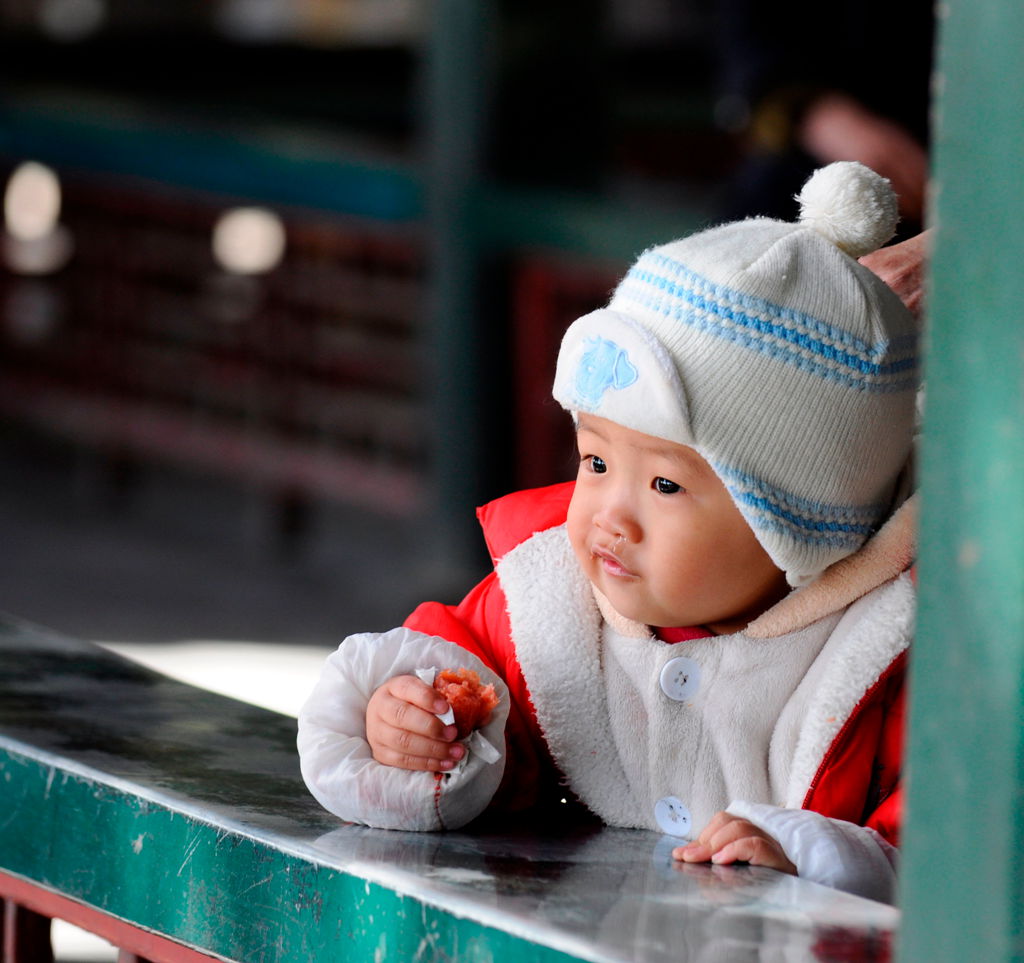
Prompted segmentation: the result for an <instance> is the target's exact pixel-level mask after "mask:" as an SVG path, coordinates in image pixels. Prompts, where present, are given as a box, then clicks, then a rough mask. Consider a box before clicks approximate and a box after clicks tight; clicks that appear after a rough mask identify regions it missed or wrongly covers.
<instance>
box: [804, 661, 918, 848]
mask: <svg viewBox="0 0 1024 963" xmlns="http://www.w3.org/2000/svg"><path fill="white" fill-rule="evenodd" d="M905 667H906V657H905V656H900V657H899V658H898V659H897V660H896V661H895V662H894V663H893V664H892V665H891V666H890V667H889V669H887V670H886V672H884V673H883V674H882V677H881V678H880V679H879V680H878V682H876V683H875V685H874V686H873V687H872V689H871V691H870V692H869V693H868V694H867V695H866V696H865V698H864V699H863V700H862V702H861V705H859V706H858V707H857V710H856V720H855V724H854V720H852V719H851V724H850V725H847V726H846V727H844V730H843V733H842V734H841V735H840V737H839V738H838V739H837V740H836V742H835V743H834V745H833V746H832V748H831V749H830V750H829V752H828V755H827V757H826V762H825V763H824V764H823V765H822V768H821V771H820V772H819V773H818V776H817V777H816V779H815V781H814V783H813V785H812V787H811V789H810V791H809V792H808V794H807V797H806V799H805V800H804V805H803V808H804V809H813V810H814V811H815V812H819V813H821V814H822V815H824V816H830V817H832V818H834V819H845V820H847V821H848V822H853V823H857V824H859V825H861V826H869V827H871V828H872V829H874V830H877V831H878V832H879V833H880V834H881V835H882V836H884V837H885V839H886V840H888V841H889V842H890V843H892V844H893V845H894V846H897V845H899V828H900V815H901V801H902V793H901V791H900V779H901V773H902V763H903V759H902V757H903V715H904V676H905Z"/></svg>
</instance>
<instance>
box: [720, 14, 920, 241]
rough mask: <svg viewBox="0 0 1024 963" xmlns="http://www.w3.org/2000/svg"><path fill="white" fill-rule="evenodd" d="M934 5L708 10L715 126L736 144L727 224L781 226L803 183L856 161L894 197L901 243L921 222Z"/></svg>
mask: <svg viewBox="0 0 1024 963" xmlns="http://www.w3.org/2000/svg"><path fill="white" fill-rule="evenodd" d="M932 6H933V3H932V0H904V2H900V3H891V2H885V0H857V2H851V0H838V2H836V3H832V4H821V3H815V2H812V0H782V2H780V3H774V4H766V3H761V2H758V0H716V2H715V7H714V29H715V40H716V44H717V53H718V56H719V63H720V78H719V82H720V96H719V99H718V108H717V111H718V115H719V118H718V119H719V121H720V123H722V124H723V126H725V127H726V128H727V129H730V130H732V131H734V132H736V133H739V134H741V135H742V136H743V140H744V145H745V154H744V158H743V160H742V161H741V163H740V166H739V169H738V170H737V172H736V175H735V183H734V184H732V185H731V187H730V190H728V191H726V192H725V195H724V196H726V197H728V198H729V200H728V207H727V208H726V209H725V210H723V211H722V212H721V217H722V218H723V219H725V220H733V219H737V218H741V217H747V216H753V215H764V216H768V217H776V218H787V217H791V216H792V212H793V209H794V201H793V197H794V196H795V195H796V193H797V192H798V191H799V189H800V185H801V184H802V183H803V182H804V180H805V179H806V178H807V176H808V174H809V172H810V171H812V170H813V169H814V168H816V167H819V166H821V164H823V163H829V162H832V161H836V160H857V161H860V162H861V163H863V164H865V165H867V166H868V167H871V168H872V169H873V170H876V171H878V173H880V174H882V175H883V176H884V177H887V178H888V179H889V180H890V181H891V183H892V186H893V188H894V190H895V191H896V193H897V194H898V195H899V199H900V214H901V218H902V221H901V227H900V232H899V235H898V239H905V238H909V237H911V236H913V235H915V234H917V233H918V232H919V231H920V230H921V228H922V226H923V220H924V202H925V189H926V182H927V169H928V156H927V148H928V117H929V98H930V78H931V67H932V42H933V32H934V13H933V10H932Z"/></svg>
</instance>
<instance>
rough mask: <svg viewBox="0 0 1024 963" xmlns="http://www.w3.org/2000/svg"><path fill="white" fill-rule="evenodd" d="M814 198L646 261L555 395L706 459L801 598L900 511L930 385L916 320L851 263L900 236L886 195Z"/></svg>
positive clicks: (870, 178) (578, 327) (571, 362)
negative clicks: (899, 487)
mask: <svg viewBox="0 0 1024 963" xmlns="http://www.w3.org/2000/svg"><path fill="white" fill-rule="evenodd" d="M805 195H806V196H805ZM802 198H803V200H804V201H805V203H804V210H803V214H804V220H802V221H800V222H798V223H795V224H794V223H786V222H782V221H774V220H769V219H766V218H753V219H750V220H746V221H740V222H736V223H731V224H726V225H723V226H721V227H716V228H712V229H710V230H707V231H703V232H700V233H698V234H695V235H692V236H690V237H688V238H684V239H681V240H677V241H674V242H672V243H669V244H666V245H663V246H659V247H654V248H651V249H650V250H648V251H646V252H644V253H643V254H642V255H641V256H640V258H639V259H638V260H637V262H636V263H635V264H634V265H633V267H632V268H631V270H630V271H629V273H628V274H627V275H626V277H625V278H624V279H623V281H622V282H621V283H620V284H619V286H618V288H617V289H616V290H615V292H614V294H613V296H612V299H611V301H610V302H609V304H608V306H607V307H606V308H602V309H599V310H598V311H595V312H592V313H591V314H588V315H585V316H584V317H582V318H580V319H578V320H577V321H576V322H574V323H573V324H572V325H571V326H570V327H569V330H568V331H567V332H566V334H565V337H564V339H563V341H562V347H561V351H560V353H559V358H558V366H557V371H556V376H555V385H554V396H555V398H556V400H557V401H558V402H559V403H560V404H562V405H563V407H565V408H567V409H569V410H570V411H585V412H590V413H593V414H595V415H598V416H600V417H602V418H607V419H609V420H611V421H614V422H616V423H618V424H620V425H623V426H625V427H627V428H632V429H635V430H636V431H640V432H643V433H644V434H648V435H653V436H655V437H658V438H664V439H667V440H669V441H673V442H677V443H679V444H683V445H689V446H691V447H693V448H695V449H696V450H697V451H698V452H699V453H700V454H701V455H702V456H703V457H704V458H705V459H706V460H707V461H708V462H709V463H710V464H711V466H712V467H713V468H714V470H715V471H716V472H717V474H718V476H719V477H720V478H721V480H722V481H723V482H724V484H725V485H726V487H727V489H728V490H729V492H730V494H731V496H732V498H733V500H734V501H735V503H736V505H737V506H738V507H739V510H740V511H741V512H742V514H743V516H744V518H745V519H746V520H747V522H748V524H750V526H751V528H752V529H753V530H754V532H755V534H756V535H757V537H758V540H759V541H760V543H761V544H762V545H763V546H764V548H765V550H766V551H767V552H768V554H769V556H770V557H771V558H772V560H773V561H774V562H775V563H776V564H777V565H778V566H779V567H780V568H781V569H782V570H783V571H785V572H786V575H787V577H788V579H789V581H790V583H791V584H793V585H803V584H806V583H807V582H809V581H811V580H813V578H814V577H816V576H817V575H818V574H819V573H820V572H822V571H823V570H824V569H825V568H826V567H827V566H828V565H830V564H832V563H833V562H835V561H837V560H839V559H841V558H843V557H845V556H847V555H849V554H850V553H852V552H854V551H856V550H857V549H858V548H859V547H860V546H861V545H862V544H863V542H864V541H865V540H866V539H867V538H868V537H869V535H870V534H871V533H872V532H873V531H874V530H875V529H876V528H877V527H878V525H879V523H880V522H881V521H882V520H883V519H884V518H885V516H886V515H887V514H888V512H889V511H890V510H891V508H892V505H891V502H892V498H893V494H894V491H895V487H896V484H895V483H896V480H897V478H898V476H899V474H900V471H901V470H902V469H903V467H904V465H905V464H906V462H907V459H908V457H909V453H910V448H911V438H912V432H913V423H914V411H915V395H916V390H917V386H918V376H919V375H918V355H917V342H918V338H917V326H916V323H915V321H914V319H913V317H912V316H911V314H910V312H909V311H907V309H906V308H905V307H904V306H903V304H902V303H901V302H900V300H899V299H898V298H897V297H896V295H895V294H893V292H892V291H891V290H890V289H889V288H888V287H887V286H886V285H885V284H884V283H883V282H882V281H881V280H880V279H879V278H878V277H876V276H875V275H874V274H873V273H872V272H871V271H869V270H868V269H867V268H865V267H863V266H862V265H860V264H859V263H858V262H857V261H856V260H855V259H854V258H853V257H851V256H850V255H849V254H847V253H845V250H844V248H845V249H851V250H854V251H855V252H856V253H858V254H860V253H864V249H865V246H870V244H880V243H883V242H884V241H885V240H888V238H889V237H891V235H892V231H893V229H894V227H895V197H894V195H893V194H892V190H891V188H890V187H889V183H888V181H886V180H885V179H884V178H881V177H880V176H879V175H877V174H875V173H874V172H873V171H870V170H868V169H867V168H865V167H863V166H862V165H860V164H856V163H846V162H843V163H839V164H832V165H829V167H826V168H823V169H822V170H821V171H818V172H817V173H816V174H815V175H814V176H813V177H812V178H811V180H810V181H809V182H808V184H807V186H806V187H805V188H804V194H803V195H802ZM830 198H833V199H834V203H832V202H831V201H830ZM830 204H831V207H830ZM826 228H827V229H826ZM865 238H867V239H868V241H869V242H870V243H869V244H867V245H866V242H865Z"/></svg>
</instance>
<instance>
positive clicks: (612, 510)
mask: <svg viewBox="0 0 1024 963" xmlns="http://www.w3.org/2000/svg"><path fill="white" fill-rule="evenodd" d="M799 200H800V202H801V220H800V221H799V222H798V223H796V224H790V223H784V222H780V221H775V220H768V219H764V218H757V219H751V220H746V221H742V222H738V223H733V224H726V225H724V226H721V227H717V228H713V229H710V230H707V231H704V232H701V233H698V234H696V235H693V236H691V237H689V238H685V239H682V240H679V241H675V242H673V243H671V244H667V245H664V246H661V247H655V248H652V249H651V250H648V251H647V252H645V253H644V254H643V255H641V256H640V258H639V259H638V261H637V262H636V264H635V265H634V266H633V267H632V269H631V270H630V271H629V273H628V274H627V276H626V277H625V279H624V280H623V281H622V282H621V284H620V285H619V287H618V288H617V289H616V291H615V292H614V295H613V297H612V299H611V301H610V302H609V304H608V306H607V307H605V308H602V309H600V310H598V311H595V312H593V313H591V314H588V315H586V316H584V317H582V318H580V319H578V320H577V321H576V322H575V323H573V324H572V325H571V326H570V328H569V329H568V331H567V332H566V334H565V337H564V339H563V342H562V346H561V351H560V354H559V358H558V364H557V370H556V375H555V384H554V396H555V398H556V399H557V401H558V402H559V403H560V404H562V406H563V407H565V408H566V409H567V410H568V411H569V412H570V413H571V414H572V416H573V418H574V421H575V424H576V434H577V440H578V444H579V452H580V467H579V474H578V477H577V479H576V481H575V482H573V483H568V484H563V485H555V486H552V487H549V488H544V489H537V490H533V491H525V492H518V493H516V494H513V495H510V496H506V497H505V498H502V499H499V500H497V501H495V502H493V503H491V504H489V505H487V506H485V507H484V508H483V509H481V510H480V512H479V513H478V514H479V517H480V520H481V523H482V526H483V529H484V534H485V537H486V538H487V541H488V545H489V548H490V551H491V554H492V557H493V559H494V565H495V568H494V571H493V572H492V573H491V574H490V575H489V576H488V577H487V578H486V579H484V581H483V582H481V583H480V584H479V585H478V586H477V587H476V588H475V589H474V590H473V591H472V592H470V594H469V595H468V596H467V597H466V598H465V599H464V600H463V601H462V603H461V604H459V605H457V606H445V605H441V604H438V603H426V604H424V605H421V606H420V607H419V608H418V609H417V610H416V611H415V612H414V613H413V614H412V615H411V616H410V618H409V619H408V620H407V622H406V623H405V626H404V627H402V628H400V629H395V630H392V631H390V632H385V633H383V634H365V635H357V636H353V637H350V638H348V639H346V640H345V642H344V643H343V644H342V645H341V646H340V648H339V649H338V651H337V652H336V653H334V654H333V655H332V656H331V657H330V658H329V659H328V662H327V664H326V666H325V668H324V671H323V675H322V677H321V679H320V681H319V682H318V684H317V686H316V688H315V690H314V691H313V693H312V695H311V696H310V698H309V700H308V702H307V703H306V705H305V707H304V708H303V710H302V712H301V714H300V716H299V737H298V744H299V752H300V756H301V763H302V772H303V776H304V778H305V780H306V783H307V785H308V786H309V788H310V790H311V792H312V793H313V795H314V796H315V797H316V798H317V799H318V800H319V801H320V802H321V804H322V805H323V806H325V807H326V808H327V809H329V810H330V811H331V812H333V813H335V814H336V815H338V816H339V817H341V818H342V819H344V820H349V821H353V822H360V823H365V824H368V825H371V826H378V827H383V828H399V829H415V830H431V829H445V828H454V827H458V826H461V825H464V824H465V823H467V822H468V821H470V820H471V819H473V818H474V817H476V816H478V815H479V814H481V813H482V812H484V811H485V810H488V809H489V810H491V811H494V810H496V809H504V810H517V809H519V810H521V809H524V808H536V807H540V806H544V805H546V804H547V803H548V802H551V801H552V800H556V799H561V798H563V797H573V798H575V799H578V800H579V801H581V802H582V803H583V804H584V805H585V806H586V807H587V808H588V809H589V810H591V811H592V812H593V813H595V814H596V815H597V816H599V817H600V818H601V819H603V820H604V821H605V822H607V823H609V824H612V825H615V826H625V827H637V828H646V829H652V830H657V831H661V832H663V833H667V834H669V835H672V836H675V837H678V838H679V841H680V842H679V846H678V848H677V849H676V850H675V851H674V856H675V858H677V859H681V860H687V861H708V860H710V861H712V862H718V863H729V862H735V861H746V862H750V863H756V864H760V865H766V866H771V867H774V868H776V869H780V870H783V871H787V872H796V873H799V875H801V876H806V877H808V878H811V879H814V880H817V881H818V882H823V883H826V884H829V885H833V886H838V887H840V888H844V889H847V890H849V891H851V892H856V893H860V894H863V895H867V896H871V897H873V898H879V899H891V898H892V896H893V892H894V880H895V863H896V850H895V849H894V845H895V843H896V841H897V832H898V825H899V800H900V794H899V778H900V755H901V737H902V717H903V710H902V706H903V701H902V696H903V677H904V662H905V653H906V649H907V647H908V645H909V641H910V637H911V633H912V624H913V611H914V592H913V586H912V581H911V579H910V577H909V576H908V575H907V574H906V573H905V572H904V571H903V570H904V569H905V568H906V567H908V566H909V562H910V558H911V554H910V553H911V552H912V548H911V547H910V545H909V538H908V537H907V536H906V534H905V533H906V532H907V530H908V529H909V526H910V522H909V521H908V519H907V515H908V511H907V509H906V508H903V509H900V510H899V511H897V509H899V508H900V504H901V498H902V484H901V483H902V479H903V478H904V476H905V474H906V468H907V465H908V461H909V456H910V450H911V436H912V430H913V422H914V410H915V393H916V389H917V385H918V362H917V354H916V351H917V347H916V345H917V337H916V334H917V332H916V326H915V323H914V320H913V318H912V317H911V315H910V314H909V312H908V311H907V310H906V309H905V308H904V306H903V305H902V304H901V303H900V301H899V299H898V298H897V297H896V296H895V295H894V294H893V293H892V292H891V291H890V290H889V289H888V288H887V287H886V286H885V285H884V284H883V283H882V282H881V281H880V280H879V279H878V278H877V277H875V276H874V275H873V274H872V273H871V272H870V271H868V270H867V269H866V268H864V267H863V266H861V265H860V264H858V262H857V260H856V258H857V257H859V256H861V255H864V254H866V253H869V252H870V251H873V250H875V249H876V248H878V247H880V246H881V245H882V244H884V243H885V241H887V240H888V239H889V238H890V237H891V236H892V233H893V230H894V228H895V223H896V198H895V195H894V194H893V192H892V190H891V188H890V187H889V184H888V182H887V181H885V180H884V179H882V178H881V177H879V176H878V175H877V174H875V173H874V172H872V171H870V170H868V169H867V168H865V167H862V166H861V165H859V164H855V163H840V164H833V165H830V166H829V167H826V168H823V169H822V170H820V171H818V172H817V173H816V174H815V175H814V176H813V177H812V178H811V179H810V180H809V181H808V183H807V184H806V185H805V187H804V190H803V192H802V193H801V195H800V198H799ZM909 504H910V503H907V505H909ZM894 513H895V515H894ZM891 516H892V518H891V521H889V522H888V524H886V525H885V528H884V530H883V531H881V532H878V534H876V532H877V531H878V529H879V528H880V527H881V526H882V525H883V523H886V521H887V519H889V518H890V517H891ZM459 668H467V669H472V670H474V671H476V672H477V673H478V674H479V676H480V678H481V679H482V681H483V682H484V683H489V684H492V685H493V686H494V687H495V690H496V693H497V696H498V703H497V706H496V708H495V709H494V710H493V712H492V713H491V716H490V720H489V721H488V722H486V724H485V725H484V726H483V727H482V728H481V729H479V730H478V731H477V732H476V733H474V734H473V735H472V736H470V737H469V739H468V740H461V741H460V740H457V739H456V738H455V727H454V726H453V725H451V724H450V722H451V720H450V718H447V717H444V713H445V711H446V710H447V708H448V706H447V703H446V702H445V700H444V699H443V698H441V697H440V695H439V694H438V692H436V691H435V690H434V689H433V688H432V687H431V685H430V683H431V681H432V678H433V674H434V673H435V672H437V671H439V670H443V669H459Z"/></svg>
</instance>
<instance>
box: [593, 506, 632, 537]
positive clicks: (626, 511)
mask: <svg viewBox="0 0 1024 963" xmlns="http://www.w3.org/2000/svg"><path fill="white" fill-rule="evenodd" d="M594 524H595V525H596V526H597V527H598V528H599V529H601V531H603V532H605V533H606V534H608V535H610V536H611V537H613V538H619V537H621V538H624V539H625V540H626V541H628V542H637V541H639V540H640V524H639V521H638V520H637V517H636V515H635V513H634V512H633V511H632V510H631V509H630V507H629V505H628V504H627V503H625V502H624V501H621V500H616V501H611V502H606V503H605V504H604V505H602V506H601V508H600V509H599V510H598V511H597V513H596V514H595V515H594Z"/></svg>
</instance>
